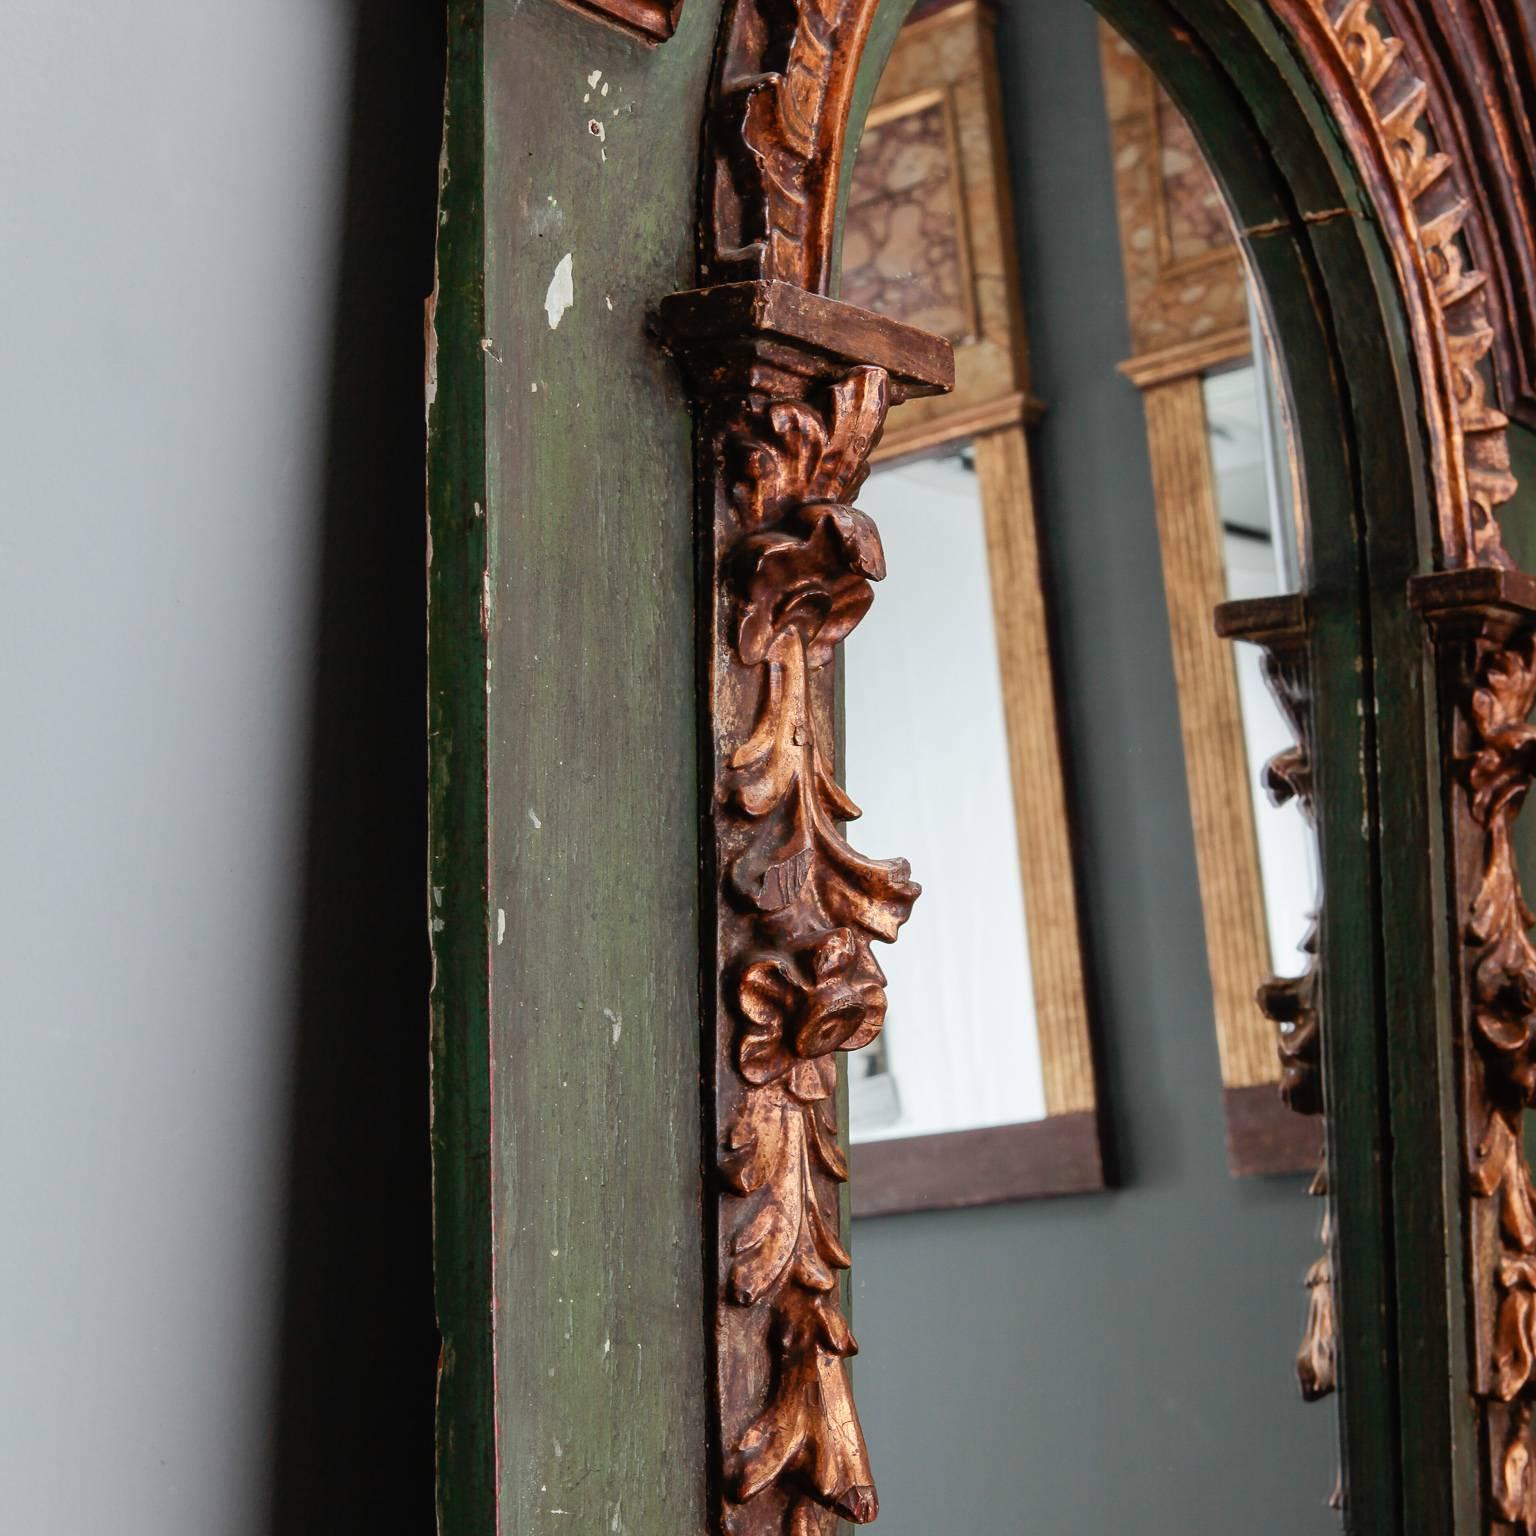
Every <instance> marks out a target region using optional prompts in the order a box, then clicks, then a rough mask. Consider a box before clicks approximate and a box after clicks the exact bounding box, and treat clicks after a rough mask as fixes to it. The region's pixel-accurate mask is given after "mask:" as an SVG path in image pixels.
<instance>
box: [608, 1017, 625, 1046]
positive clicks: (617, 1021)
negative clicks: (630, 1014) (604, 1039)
mask: <svg viewBox="0 0 1536 1536" xmlns="http://www.w3.org/2000/svg"><path fill="white" fill-rule="evenodd" d="M603 1017H604V1018H605V1019H607V1020H608V1022H609V1023H610V1024H612V1025H613V1043H614V1044H615V1045H617V1044H618V1043H619V1036H620V1035H622V1034H623V1033H624V1020H623V1019H621V1018H620V1017H619V1015H618V1014H616V1013H615V1012H614V1011H613V1009H612V1008H604V1009H603Z"/></svg>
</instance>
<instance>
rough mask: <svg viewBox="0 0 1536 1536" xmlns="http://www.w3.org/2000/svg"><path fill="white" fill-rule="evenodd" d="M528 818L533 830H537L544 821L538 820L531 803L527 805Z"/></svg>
mask: <svg viewBox="0 0 1536 1536" xmlns="http://www.w3.org/2000/svg"><path fill="white" fill-rule="evenodd" d="M528 820H529V821H531V822H532V823H533V830H534V831H535V832H537V831H539V830H540V829H541V828H542V827H543V825H544V823H543V822H542V821H540V820H539V818H538V815H537V814H536V813H535V811H534V809H533V807H532V806H531V805H530V806H529V807H528Z"/></svg>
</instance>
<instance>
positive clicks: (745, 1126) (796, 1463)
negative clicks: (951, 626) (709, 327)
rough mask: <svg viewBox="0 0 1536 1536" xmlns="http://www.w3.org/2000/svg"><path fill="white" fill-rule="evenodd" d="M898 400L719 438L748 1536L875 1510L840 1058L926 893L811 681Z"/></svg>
mask: <svg viewBox="0 0 1536 1536" xmlns="http://www.w3.org/2000/svg"><path fill="white" fill-rule="evenodd" d="M887 399H888V381H887V378H886V375H885V373H884V371H883V370H882V369H879V368H856V369H854V370H853V371H852V372H851V373H849V374H848V375H847V377H846V378H843V379H840V380H837V381H836V382H834V383H833V384H832V385H831V386H830V387H829V388H828V389H827V390H826V391H825V392H824V398H822V399H819V400H817V401H816V402H815V403H811V402H808V401H801V400H790V401H776V402H773V403H769V404H766V405H758V406H748V407H747V408H745V409H743V410H742V411H741V412H740V413H739V415H737V416H736V417H734V418H733V419H731V420H730V421H728V422H727V423H726V426H725V429H724V432H723V434H722V459H723V462H724V465H725V466H726V473H725V477H724V484H725V487H726V501H727V503H728V505H729V508H730V518H729V527H728V528H727V530H726V533H725V536H724V538H723V540H722V545H723V547H722V548H721V549H720V551H719V558H720V564H721V570H722V572H723V573H724V574H725V576H726V579H727V582H728V591H729V596H730V608H729V613H728V625H727V627H728V632H729V634H730V635H731V637H732V641H733V646H734V665H735V666H736V667H737V668H739V669H740V681H741V685H742V686H743V687H746V686H750V685H751V683H752V680H753V679H755V690H756V710H755V715H754V716H753V717H752V718H753V724H752V726H751V728H750V730H749V731H748V732H747V733H746V736H745V739H744V740H740V741H738V742H737V743H735V744H734V745H733V744H731V743H728V742H727V743H722V744H721V748H722V756H723V759H724V763H725V767H726V772H725V777H724V780H723V784H722V789H721V803H720V805H719V806H718V808H717V820H718V821H719V824H720V826H721V829H722V830H721V838H722V843H721V846H722V849H723V850H725V857H724V861H723V868H722V872H721V873H722V882H723V885H724V887H725V889H726V891H727V893H728V894H729V895H730V897H731V898H732V900H733V902H734V904H735V908H736V910H737V912H738V914H739V917H738V918H737V919H734V920H733V927H732V929H731V932H732V935H733V937H732V939H731V940H730V941H728V942H727V944H726V945H725V951H726V952H725V953H724V954H723V955H722V963H723V964H724V965H725V967H726V972H725V977H724V987H725V997H726V1001H727V1003H728V1004H729V1005H730V1007H731V1010H732V1014H733V1017H734V1018H735V1020H736V1024H737V1029H736V1036H735V1054H736V1068H737V1071H738V1072H739V1074H740V1078H741V1083H742V1091H741V1093H740V1095H739V1098H738V1099H737V1100H736V1103H735V1108H734V1110H733V1111H732V1113H731V1114H730V1115H729V1116H728V1118H727V1119H726V1122H725V1124H724V1126H723V1128H722V1137H721V1146H720V1152H719V1166H720V1172H721V1178H722V1183H723V1186H724V1188H725V1189H726V1191H727V1192H728V1193H729V1194H730V1195H732V1196H734V1197H736V1198H735V1199H733V1200H727V1201H726V1203H725V1206H724V1209H723V1212H722V1226H723V1232H722V1241H723V1243H724V1248H725V1257H726V1269H725V1284H724V1292H725V1296H724V1300H725V1302H726V1303H727V1304H728V1305H730V1306H734V1307H739V1308H760V1309H763V1311H764V1312H765V1313H766V1322H765V1326H764V1328H763V1333H762V1337H763V1338H764V1340H765V1348H766V1351H767V1354H768V1360H767V1362H766V1367H765V1368H764V1369H763V1370H761V1371H760V1372H755V1374H759V1375H761V1376H762V1377H763V1379H764V1381H765V1386H764V1387H763V1389H762V1390H761V1392H760V1396H759V1399H758V1401H759V1402H760V1404H761V1406H760V1409H759V1410H758V1411H756V1412H755V1413H754V1414H753V1416H752V1417H751V1418H750V1421H748V1422H747V1423H746V1425H745V1428H744V1429H741V1430H740V1431H739V1432H738V1433H737V1434H735V1436H734V1441H733V1439H732V1437H731V1435H730V1433H729V1432H728V1433H727V1443H726V1445H725V1448H724V1450H725V1484H726V1494H727V1510H726V1525H727V1529H729V1530H731V1531H737V1530H740V1531H742V1532H747V1531H752V1532H756V1531H759V1530H761V1529H763V1528H764V1527H763V1525H762V1523H761V1519H760V1517H759V1516H758V1515H756V1514H755V1513H754V1510H755V1507H756V1501H759V1500H762V1499H763V1498H764V1496H765V1495H767V1494H768V1493H769V1492H770V1490H774V1491H776V1493H777V1495H778V1496H779V1499H780V1500H781V1505H782V1510H783V1515H782V1524H781V1525H780V1526H777V1527H776V1528H778V1529H782V1530H783V1531H784V1532H785V1533H786V1536H813V1533H814V1536H820V1533H822V1532H823V1531H825V1530H827V1529H829V1527H828V1526H827V1523H826V1522H827V1521H829V1520H830V1519H831V1518H832V1517H833V1516H834V1515H841V1516H842V1517H843V1518H844V1519H847V1520H852V1521H855V1522H863V1521H867V1520H871V1519H873V1518H874V1516H875V1513H876V1511H877V1508H878V1503H877V1499H876V1495H875V1489H874V1480H873V1478H872V1476H871V1474H870V1470H869V1458H868V1454H867V1452H866V1450H865V1446H864V1436H863V1431H862V1430H861V1429H860V1427H859V1419H858V1413H857V1410H856V1408H855V1406H854V1402H853V1396H852V1391H851V1388H850V1386H849V1382H848V1375H847V1366H846V1361H847V1359H848V1357H849V1356H851V1355H853V1354H854V1353H856V1351H857V1345H856V1344H855V1343H854V1339H853V1335H852V1333H851V1332H850V1331H849V1329H848V1325H847V1322H846V1321H845V1319H844V1317H843V1315H842V1311H841V1309H840V1307H839V1303H838V1291H837V1274H838V1272H839V1271H841V1270H844V1269H847V1268H848V1264H849V1259H848V1255H847V1252H846V1251H845V1250H844V1248H843V1245H842V1242H841V1240H840V1239H839V1237H838V1224H837V1216H836V1209H835V1204H834V1203H833V1200H834V1191H835V1190H836V1187H837V1185H838V1184H840V1183H842V1182H843V1181H845V1180H846V1179H847V1176H848V1170H847V1164H846V1160H845V1159H844V1156H843V1152H842V1148H841V1147H840V1146H839V1145H838V1142H837V1132H836V1127H835V1124H834V1122H833V1117H832V1105H833V1103H834V1090H835V1087H836V1083H837V1070H836V1065H835V1057H834V1055H833V1053H834V1052H836V1051H839V1050H856V1049H858V1048H859V1047H860V1046H862V1045H866V1044H868V1043H869V1042H870V1041H871V1040H873V1039H874V1038H875V1037H876V1036H877V1035H878V1034H879V1032H880V1029H881V1026H882V1025H883V1023H884V1020H885V1008H886V998H885V976H884V973H883V972H882V971H881V969H880V966H879V964H878V962H877V961H876V960H875V958H874V954H873V952H872V949H871V944H872V943H873V942H874V941H876V940H880V941H884V942H889V941H890V940H892V939H894V938H895V937H896V934H897V930H898V929H899V928H900V927H901V925H902V923H904V922H905V921H906V919H907V916H908V914H909V913H910V911H911V908H912V903H913V902H914V901H915V900H916V898H917V896H918V894H919V887H918V886H917V885H915V884H914V883H913V881H912V879H911V870H910V868H909V866H908V865H907V862H906V860H904V859H871V858H868V857H866V856H865V855H864V854H861V853H859V852H858V851H857V850H856V849H855V848H854V847H853V846H852V844H851V843H849V842H848V840H847V839H846V838H845V837H844V836H843V834H842V831H841V830H840V827H839V823H840V822H842V821H848V820H853V819H854V818H856V817H857V816H858V814H859V812H858V807H857V806H856V805H854V804H853V802H852V801H851V800H850V799H849V798H848V797H847V795H846V794H844V792H843V791H842V789H841V788H840V787H839V786H838V785H837V783H836V782H835V780H834V779H833V777H832V774H831V771H830V769H829V768H828V766H827V762H826V758H825V755H824V753H823V751H822V746H821V743H820V741H819V739H818V727H817V713H816V710H815V708H814V707H813V705H812V686H813V680H814V678H815V676H816V673H817V671H818V669H819V668H821V667H822V666H824V665H825V663H826V662H827V661H828V660H829V659H830V657H831V655H832V651H833V647H834V646H835V645H836V644H837V642H838V641H839V640H841V639H842V638H843V637H844V636H845V635H846V634H847V633H848V632H849V630H851V629H852V628H853V626H854V625H855V624H857V623H858V621H859V619H860V618H861V617H862V616H863V614H864V612H865V611H866V610H867V609H868V607H869V604H870V600H871V596H872V594H871V591H870V583H871V582H872V581H878V580H880V579H881V577H882V576H884V574H885V559H884V554H883V552H882V550H881V547H880V536H879V533H878V531H877V530H876V528H875V525H874V523H873V522H872V521H871V520H870V519H869V518H868V517H867V516H865V514H864V513H862V512H860V511H858V510H857V509H856V508H854V507H853V506H852V505H850V503H851V502H852V500H853V497H854V495H855V494H856V492H857V490H858V488H859V486H860V485H861V484H862V483H863V480H864V477H865V475H866V473H867V458H868V455H869V452H870V450H871V449H872V448H873V447H874V445H875V443H876V442H877V441H878V439H879V435H880V431H881V427H882V425H883V422H884V419H885V411H886V402H887ZM775 1507H779V1506H775ZM775 1518H778V1517H775Z"/></svg>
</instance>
